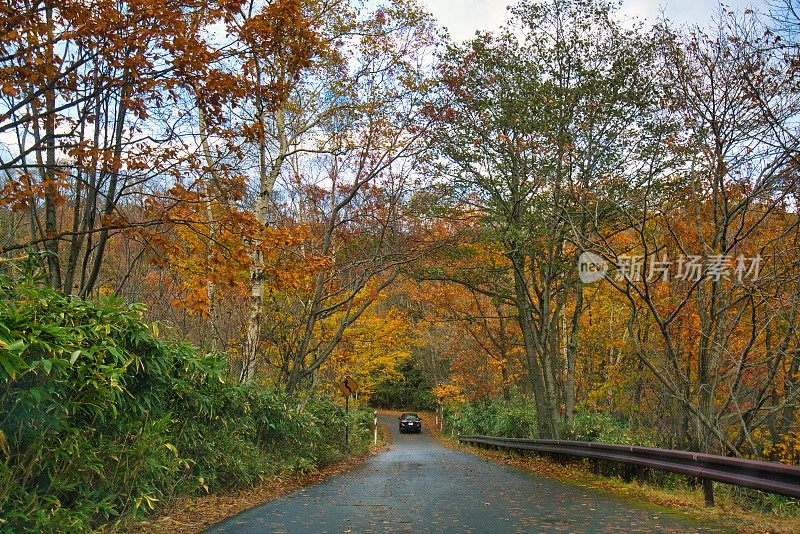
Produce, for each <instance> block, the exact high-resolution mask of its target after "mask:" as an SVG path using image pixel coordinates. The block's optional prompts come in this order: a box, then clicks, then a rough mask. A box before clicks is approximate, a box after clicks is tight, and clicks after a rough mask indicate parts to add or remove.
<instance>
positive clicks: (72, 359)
mask: <svg viewBox="0 0 800 534" xmlns="http://www.w3.org/2000/svg"><path fill="white" fill-rule="evenodd" d="M80 355H81V351H80V349H78V350H76V351H75V352H73V353H72V356H71V357H70V359H69V364H70V365H72V364H74V363H75V362H76V361H77V360H78V357H79V356H80Z"/></svg>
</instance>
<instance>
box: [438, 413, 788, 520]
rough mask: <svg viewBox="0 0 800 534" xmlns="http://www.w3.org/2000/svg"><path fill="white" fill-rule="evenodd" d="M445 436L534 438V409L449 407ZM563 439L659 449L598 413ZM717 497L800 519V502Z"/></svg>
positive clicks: (582, 418) (665, 484)
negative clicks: (469, 435) (470, 435)
mask: <svg viewBox="0 0 800 534" xmlns="http://www.w3.org/2000/svg"><path fill="white" fill-rule="evenodd" d="M444 429H445V432H446V433H448V434H450V435H452V436H455V435H458V434H463V435H468V434H482V435H487V436H503V437H510V438H526V439H537V438H538V437H539V435H538V430H537V427H536V410H535V408H534V406H533V401H532V399H527V398H525V397H513V398H512V399H510V400H505V399H502V398H495V399H486V400H482V401H478V402H472V403H461V404H458V405H451V406H450V407H449V408H447V409H445V410H444ZM561 436H562V438H563V439H569V440H574V441H591V442H598V443H616V444H626V445H641V446H646V447H652V446H658V445H659V444H658V442H657V440H656V439H655V438H654V437H653V436H650V435H648V434H647V433H645V432H643V431H641V430H633V429H631V428H630V427H628V426H627V425H626V424H625V423H624V422H623V421H620V420H617V419H615V418H614V417H612V416H610V415H608V414H603V413H597V412H587V411H578V412H577V413H576V414H575V418H574V420H573V422H572V423H571V424H570V425H564V426H563V427H562V429H561ZM558 461H559V462H564V461H567V462H570V463H572V464H579V465H582V467H583V468H585V469H586V470H589V469H590V464H589V462H588V461H587V460H582V459H567V458H563V457H562V458H559V459H558ZM592 469H593V470H596V471H597V472H598V474H601V475H604V476H610V477H620V478H623V479H626V480H630V479H631V478H632V477H633V474H634V470H633V469H632V468H631V467H630V466H626V465H623V464H618V463H613V462H595V464H594V465H593V467H592ZM647 480H648V483H649V484H651V485H653V486H655V487H658V488H663V489H666V490H684V489H696V490H697V492H698V494H700V490H699V482H698V481H697V480H696V479H691V478H689V479H687V478H686V477H684V476H681V475H678V474H674V473H668V472H663V471H649V472H648V473H647ZM715 491H716V494H717V497H718V498H720V499H722V500H724V501H727V502H730V503H733V504H735V505H736V506H738V507H740V508H742V509H744V510H748V511H755V512H758V513H765V514H774V515H780V516H786V517H800V503H798V502H797V500H795V499H791V498H788V497H783V496H780V495H774V494H769V493H763V492H759V491H755V490H749V489H745V488H739V487H735V486H727V485H724V484H718V485H717V489H716V490H715Z"/></svg>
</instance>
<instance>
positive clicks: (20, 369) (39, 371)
mask: <svg viewBox="0 0 800 534" xmlns="http://www.w3.org/2000/svg"><path fill="white" fill-rule="evenodd" d="M142 313H143V309H142V308H141V307H140V306H128V305H125V304H124V303H123V302H121V301H119V300H116V299H112V298H107V299H103V300H101V301H97V302H92V301H83V300H80V299H77V298H72V297H68V296H65V295H63V294H60V293H58V292H56V291H53V290H51V289H48V288H46V287H44V285H43V284H41V283H40V281H39V280H38V279H36V277H32V276H28V277H25V278H23V279H21V280H12V278H11V277H9V276H7V275H0V531H11V532H81V531H89V530H92V529H95V528H97V527H98V526H100V525H102V524H105V523H108V522H114V521H124V520H127V519H129V518H133V517H142V516H143V515H145V514H146V513H149V512H150V511H152V510H153V509H155V508H156V507H157V506H158V505H159V503H162V502H163V501H164V500H168V499H170V498H172V497H174V496H177V495H191V494H198V493H203V492H205V491H213V490H219V489H226V488H233V487H236V486H243V485H250V484H254V483H257V482H258V481H259V480H262V479H263V478H264V477H269V476H273V475H276V474H279V473H285V472H287V471H308V470H312V469H314V468H316V467H319V466H322V465H325V464H327V463H330V462H333V461H336V460H339V459H341V458H343V457H344V456H345V455H347V454H348V453H349V452H350V451H349V450H348V449H347V447H346V445H345V443H344V436H343V432H342V431H341V423H342V421H343V418H344V413H343V410H342V409H341V408H340V407H339V406H338V405H336V404H335V403H334V402H333V401H332V400H329V399H324V398H310V399H304V400H303V402H300V400H299V399H297V398H292V397H288V396H286V395H285V394H284V393H283V392H281V391H277V390H270V389H265V388H264V387H262V386H259V385H256V384H247V385H241V384H238V383H231V382H229V381H228V379H227V363H226V361H225V358H224V355H221V354H203V353H200V352H198V350H197V349H195V348H194V347H191V346H189V345H186V344H182V343H172V342H164V341H160V340H158V339H157V338H156V337H155V336H154V332H153V331H152V330H151V327H150V326H148V325H147V324H145V323H144V322H143V321H142V319H141V317H142ZM350 417H351V427H352V428H353V431H352V435H353V440H352V444H353V447H355V448H356V449H359V448H362V449H363V448H365V447H366V446H367V445H366V444H367V443H368V440H369V422H371V419H370V416H369V414H368V412H367V411H366V410H364V411H363V412H355V413H352V414H351V416H350Z"/></svg>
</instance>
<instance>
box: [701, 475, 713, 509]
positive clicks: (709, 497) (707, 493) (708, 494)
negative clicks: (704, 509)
mask: <svg viewBox="0 0 800 534" xmlns="http://www.w3.org/2000/svg"><path fill="white" fill-rule="evenodd" d="M701 480H702V481H703V497H705V500H706V506H708V507H711V506H714V481H713V480H710V479H707V478H703V479H701Z"/></svg>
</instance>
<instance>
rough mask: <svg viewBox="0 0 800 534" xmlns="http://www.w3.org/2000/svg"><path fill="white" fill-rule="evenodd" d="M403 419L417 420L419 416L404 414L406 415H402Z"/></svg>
mask: <svg viewBox="0 0 800 534" xmlns="http://www.w3.org/2000/svg"><path fill="white" fill-rule="evenodd" d="M403 420H404V421H419V417H417V416H416V415H410V414H406V415H404V416H403Z"/></svg>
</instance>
